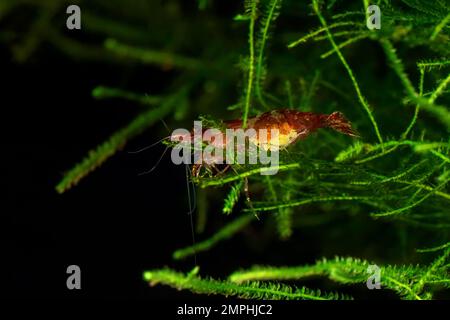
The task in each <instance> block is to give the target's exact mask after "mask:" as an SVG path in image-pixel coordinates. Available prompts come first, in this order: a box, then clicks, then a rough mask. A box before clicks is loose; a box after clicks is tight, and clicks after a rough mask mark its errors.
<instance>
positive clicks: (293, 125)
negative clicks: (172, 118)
mask: <svg viewBox="0 0 450 320" xmlns="http://www.w3.org/2000/svg"><path fill="white" fill-rule="evenodd" d="M225 124H226V127H227V128H229V129H239V128H242V120H231V121H227V122H225ZM247 128H252V129H255V130H256V134H257V135H256V138H255V139H254V140H253V141H252V142H253V143H255V144H257V145H259V146H262V147H264V148H265V149H267V145H270V146H275V147H277V148H279V149H284V148H286V147H288V146H289V145H291V144H293V143H295V142H297V141H298V140H302V139H305V138H306V137H308V136H309V135H310V134H311V133H312V132H314V131H316V130H317V129H320V128H332V129H334V130H336V131H338V132H340V133H343V134H346V135H349V136H353V137H357V136H358V134H357V133H356V131H355V130H354V129H352V126H351V124H350V122H349V121H348V120H347V119H346V118H345V117H344V115H343V114H342V113H340V112H337V111H336V112H333V113H331V114H329V115H326V114H319V113H313V112H301V111H297V110H290V109H279V110H273V111H269V112H265V113H263V114H261V115H259V116H256V117H253V118H250V119H248V121H247ZM260 129H266V130H267V140H268V141H267V145H266V146H265V145H261V143H260V139H259V134H258V133H259V132H260V131H259V130H260ZM271 129H277V130H278V132H279V134H278V137H271V136H270V130H271ZM275 138H277V139H275Z"/></svg>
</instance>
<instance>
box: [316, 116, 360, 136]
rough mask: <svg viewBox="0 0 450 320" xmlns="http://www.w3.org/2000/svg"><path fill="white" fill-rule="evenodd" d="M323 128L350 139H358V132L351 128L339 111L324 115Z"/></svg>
mask: <svg viewBox="0 0 450 320" xmlns="http://www.w3.org/2000/svg"><path fill="white" fill-rule="evenodd" d="M323 126H324V127H327V128H331V129H333V130H335V131H337V132H340V133H343V134H346V135H348V136H351V137H359V134H358V132H357V131H356V130H355V129H353V128H352V125H351V123H350V121H348V120H347V119H346V118H345V116H344V115H343V114H342V113H341V112H339V111H335V112H333V113H332V114H329V115H326V116H325V117H324V118H323Z"/></svg>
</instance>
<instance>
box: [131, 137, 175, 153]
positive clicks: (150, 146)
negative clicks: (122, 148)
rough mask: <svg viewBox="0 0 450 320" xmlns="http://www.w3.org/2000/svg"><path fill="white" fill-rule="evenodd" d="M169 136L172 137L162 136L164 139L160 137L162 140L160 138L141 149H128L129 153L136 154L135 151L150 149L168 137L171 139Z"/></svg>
mask: <svg viewBox="0 0 450 320" xmlns="http://www.w3.org/2000/svg"><path fill="white" fill-rule="evenodd" d="M169 138H170V136H168V137H164V138H162V139H160V140H158V141H156V142H154V143H152V144H151V145H149V146H146V147H143V148H142V149H139V150H136V151H128V153H132V154H135V153H139V152H142V151H145V150H147V149H150V148H152V147H154V146H156V145H157V144H159V143H161V142H162V141H164V140H166V139H169Z"/></svg>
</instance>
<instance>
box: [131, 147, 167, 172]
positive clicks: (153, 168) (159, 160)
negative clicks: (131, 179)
mask: <svg viewBox="0 0 450 320" xmlns="http://www.w3.org/2000/svg"><path fill="white" fill-rule="evenodd" d="M168 149H169V146H167V147H166V148H165V149H164V152H163V153H162V154H161V156H160V157H159V159H158V161H157V162H156V164H155V165H154V166H153V167H152V168H151V169H150V170H147V171H144V172H141V173H139V174H138V176H142V175H144V174H149V173H150V172H152V171H153V170H155V169H156V167H157V166H158V165H159V163H160V162H161V160H162V158H163V157H164V155H165V154H166V152H167V150H168Z"/></svg>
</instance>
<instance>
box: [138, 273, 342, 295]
mask: <svg viewBox="0 0 450 320" xmlns="http://www.w3.org/2000/svg"><path fill="white" fill-rule="evenodd" d="M143 277H144V280H145V281H148V282H149V283H150V285H156V284H163V285H167V286H170V287H173V288H176V289H178V290H190V291H191V292H194V293H197V294H207V295H210V294H215V295H223V296H225V297H238V298H243V299H265V300H337V299H343V300H349V299H351V297H349V296H348V295H344V294H339V293H323V292H321V291H320V290H310V289H308V288H306V287H301V288H296V287H291V286H287V285H283V284H279V283H271V282H259V281H253V282H248V283H245V284H237V283H233V282H230V281H223V280H215V279H212V278H200V277H199V276H197V275H196V274H188V275H185V274H183V273H180V272H176V271H173V270H170V269H167V268H166V269H159V270H151V271H146V272H144V275H143Z"/></svg>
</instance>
